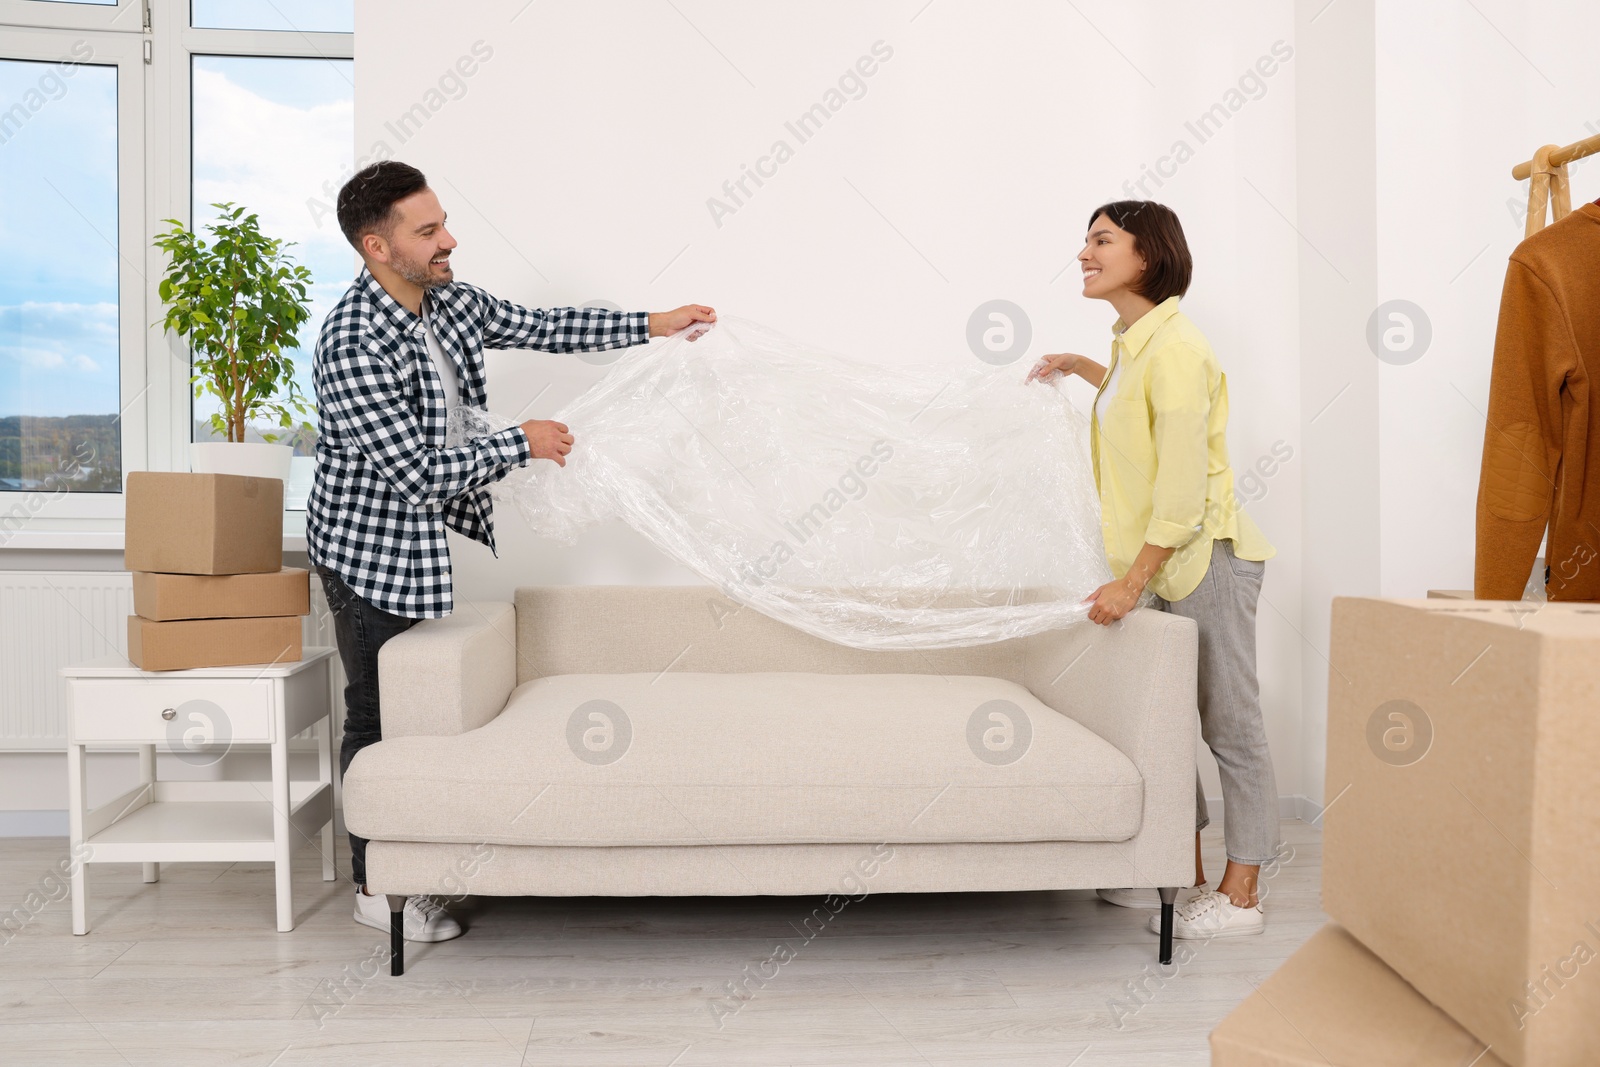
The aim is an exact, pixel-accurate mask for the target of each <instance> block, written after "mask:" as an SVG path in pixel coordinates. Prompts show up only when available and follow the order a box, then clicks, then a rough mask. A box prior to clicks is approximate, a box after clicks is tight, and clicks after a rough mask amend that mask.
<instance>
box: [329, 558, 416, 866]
mask: <svg viewBox="0 0 1600 1067" xmlns="http://www.w3.org/2000/svg"><path fill="white" fill-rule="evenodd" d="M317 574H318V575H320V576H321V578H322V591H323V592H324V593H326V594H327V597H328V610H329V611H331V612H332V613H333V633H334V637H335V639H336V640H337V641H338V642H339V659H340V660H341V661H342V662H343V663H344V675H345V678H346V679H348V684H347V685H346V686H345V687H344V709H345V712H344V744H343V745H341V746H340V748H339V777H340V778H341V779H343V777H344V772H345V771H347V770H349V769H350V761H351V760H353V759H355V757H356V753H357V752H360V751H361V750H362V749H364V748H366V747H367V746H368V745H370V744H372V743H373V742H374V741H381V740H382V739H383V716H382V715H381V714H380V713H379V711H378V649H380V648H382V647H383V645H384V642H385V641H387V640H389V638H391V637H393V636H395V635H396V634H402V633H405V632H406V631H407V630H409V629H411V627H413V626H415V625H416V624H417V620H416V619H408V618H405V617H404V616H401V615H391V614H389V613H388V612H387V611H384V610H383V609H382V608H375V607H373V606H372V605H371V604H369V603H367V601H365V600H363V599H362V598H361V597H360V596H359V595H357V593H356V592H355V591H354V590H353V589H351V588H350V587H349V586H348V585H345V584H344V580H343V579H341V578H340V577H339V576H338V575H337V574H334V573H333V572H332V571H330V570H329V569H328V568H326V567H318V568H317ZM350 877H351V879H352V880H353V881H354V882H355V883H356V885H366V884H367V839H366V838H364V837H357V836H356V835H355V834H351V835H350Z"/></svg>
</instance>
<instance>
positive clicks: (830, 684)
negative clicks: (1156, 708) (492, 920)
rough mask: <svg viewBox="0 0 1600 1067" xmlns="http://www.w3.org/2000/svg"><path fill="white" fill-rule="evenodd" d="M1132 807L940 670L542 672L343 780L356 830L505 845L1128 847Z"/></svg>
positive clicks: (1104, 756)
mask: <svg viewBox="0 0 1600 1067" xmlns="http://www.w3.org/2000/svg"><path fill="white" fill-rule="evenodd" d="M596 716H599V717H596ZM993 716H999V717H993ZM1008 729H1009V734H1008V733H1007V731H1008ZM1019 752H1020V753H1021V754H1020V756H1017V755H1016V754H1017V753H1019ZM1143 799H1144V789H1143V782H1142V781H1141V779H1140V777H1139V772H1138V771H1137V769H1136V768H1135V767H1134V765H1133V764H1132V763H1131V762H1130V761H1129V760H1128V758H1127V757H1126V756H1124V755H1123V754H1122V753H1121V752H1120V751H1118V750H1117V749H1116V748H1115V747H1113V746H1112V745H1111V744H1110V743H1108V742H1106V741H1104V740H1102V739H1101V738H1100V737H1098V736H1096V735H1095V734H1093V733H1091V732H1090V731H1089V730H1087V729H1085V728H1084V727H1082V726H1080V725H1079V724H1078V723H1076V722H1074V721H1073V720H1072V719H1069V718H1067V717H1066V716H1065V715H1062V714H1061V713H1060V712H1057V711H1055V710H1053V709H1052V708H1050V707H1048V706H1046V705H1045V704H1043V703H1041V702H1040V701H1039V700H1037V699H1036V698H1035V697H1034V696H1033V694H1032V693H1030V692H1029V691H1028V690H1027V689H1026V688H1024V687H1023V686H1020V685H1018V684H1016V683H1015V682H1009V681H1005V680H1002V679H998V678H987V677H978V676H971V675H949V676H941V675H933V674H927V675H923V674H802V673H776V674H694V673H682V674H673V673H664V674H662V673H657V674H569V675H557V676H554V677H548V678H540V679H536V680H534V681H531V682H527V683H525V684H523V685H521V686H519V687H517V689H516V690H514V691H513V692H512V694H511V699H510V701H509V702H508V703H507V705H506V708H505V710H504V711H502V712H501V713H500V714H499V715H498V716H497V717H496V718H494V719H493V720H491V721H490V722H489V723H487V724H486V725H484V726H482V727H479V728H478V729H476V730H472V731H469V732H467V733H463V734H457V735H455V736H452V737H401V738H394V739H391V740H387V741H380V742H378V743H376V744H374V745H370V746H368V747H367V748H365V749H363V750H362V751H361V752H360V753H359V754H357V756H356V758H355V760H354V761H353V762H352V763H351V765H350V769H349V771H348V772H347V773H346V775H345V779H344V810H345V820H346V823H347V824H348V826H349V829H350V831H351V832H352V833H355V834H357V835H359V836H361V837H366V838H369V839H373V840H382V841H438V842H469V843H479V842H482V843H489V844H496V843H499V844H508V845H511V844H515V845H596V846H606V845H706V844H803V843H841V842H859V843H873V842H884V841H888V842H983V841H1124V840H1127V839H1128V838H1130V837H1132V836H1133V835H1134V834H1135V833H1136V832H1138V830H1139V825H1140V820H1141V818H1142V814H1143Z"/></svg>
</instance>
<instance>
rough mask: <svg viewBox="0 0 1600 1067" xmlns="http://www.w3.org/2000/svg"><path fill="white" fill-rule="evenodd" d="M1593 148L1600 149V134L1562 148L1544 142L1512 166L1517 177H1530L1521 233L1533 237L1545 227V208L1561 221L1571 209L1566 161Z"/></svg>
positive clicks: (1553, 217) (1598, 150)
mask: <svg viewBox="0 0 1600 1067" xmlns="http://www.w3.org/2000/svg"><path fill="white" fill-rule="evenodd" d="M1596 152H1600V134H1595V135H1594V136H1593V137H1586V138H1584V139H1583V140H1581V141H1577V142H1575V143H1573V144H1569V145H1567V146H1566V147H1565V148H1562V147H1560V146H1559V145H1553V144H1547V145H1545V146H1544V147H1543V148H1541V149H1539V150H1538V151H1537V152H1535V153H1534V154H1533V158H1532V159H1531V160H1529V161H1528V162H1526V163H1518V164H1517V165H1516V166H1515V167H1512V168H1511V176H1512V177H1513V178H1515V179H1517V180H1518V181H1521V180H1522V179H1524V178H1530V177H1531V178H1532V179H1533V182H1532V184H1530V185H1529V186H1528V223H1527V228H1526V229H1525V230H1524V232H1523V236H1524V237H1532V236H1533V235H1534V234H1536V233H1538V232H1539V231H1540V230H1542V229H1544V225H1545V222H1544V220H1545V209H1546V208H1549V209H1550V215H1551V219H1550V221H1551V222H1560V221H1561V220H1562V219H1563V218H1565V217H1566V215H1567V213H1568V212H1570V211H1571V210H1572V183H1571V182H1570V181H1569V180H1568V178H1567V164H1568V163H1571V162H1572V161H1573V160H1574V159H1582V158H1583V157H1584V156H1592V155H1594V154H1595V153H1596Z"/></svg>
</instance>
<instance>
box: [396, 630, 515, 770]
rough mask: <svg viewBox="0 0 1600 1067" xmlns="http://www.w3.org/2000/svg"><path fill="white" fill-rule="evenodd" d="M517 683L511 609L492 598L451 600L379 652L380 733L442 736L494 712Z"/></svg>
mask: <svg viewBox="0 0 1600 1067" xmlns="http://www.w3.org/2000/svg"><path fill="white" fill-rule="evenodd" d="M516 685H517V613H516V609H515V608H513V607H512V606H511V605H510V604H505V603H500V602H496V601H486V602H482V603H465V604H457V605H456V610H455V613H454V614H452V615H447V616H445V617H444V618H442V619H423V620H422V621H421V622H419V623H417V624H416V625H415V626H413V627H412V628H411V629H409V630H407V631H406V632H405V633H402V634H398V635H396V636H395V637H391V638H390V639H389V640H388V641H387V642H385V643H384V646H383V648H382V649H380V650H379V652H378V692H379V699H380V700H381V702H382V717H383V736H384V738H385V739H386V740H387V739H388V738H392V737H446V736H450V735H452V734H461V733H466V732H467V731H468V730H476V729H477V728H478V727H480V726H482V725H483V724H484V723H486V722H488V721H489V720H490V719H493V718H494V717H495V716H496V715H498V714H500V712H501V710H502V709H503V708H504V707H505V706H506V700H507V699H508V698H509V697H510V696H511V690H513V689H515V688H516Z"/></svg>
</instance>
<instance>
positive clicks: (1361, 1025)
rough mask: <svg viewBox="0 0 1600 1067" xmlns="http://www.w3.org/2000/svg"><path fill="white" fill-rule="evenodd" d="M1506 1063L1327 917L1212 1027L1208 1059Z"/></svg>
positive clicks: (1261, 1063) (1304, 1063) (1353, 1064)
mask: <svg viewBox="0 0 1600 1067" xmlns="http://www.w3.org/2000/svg"><path fill="white" fill-rule="evenodd" d="M1467 1064H1471V1065H1472V1067H1505V1061H1504V1060H1502V1059H1500V1058H1499V1057H1498V1056H1496V1055H1495V1054H1494V1053H1493V1052H1485V1051H1484V1046H1483V1042H1481V1041H1479V1040H1478V1039H1477V1038H1475V1037H1473V1036H1472V1035H1471V1034H1470V1033H1468V1032H1467V1031H1466V1030H1464V1029H1462V1028H1461V1026H1459V1025H1458V1024H1457V1023H1456V1022H1455V1021H1454V1020H1452V1019H1451V1018H1450V1016H1448V1015H1446V1014H1445V1013H1444V1012H1442V1011H1440V1010H1439V1009H1438V1008H1437V1007H1435V1006H1434V1005H1432V1004H1430V1003H1428V1000H1427V998H1426V997H1424V996H1423V995H1422V994H1421V993H1418V992H1417V991H1416V990H1415V989H1413V988H1411V986H1409V985H1407V984H1406V981H1405V979H1403V978H1401V977H1400V976H1399V975H1398V974H1395V973H1394V971H1392V970H1390V969H1389V968H1388V967H1386V966H1384V963H1383V961H1382V960H1380V959H1379V958H1378V957H1376V956H1374V955H1373V954H1372V953H1371V951H1369V950H1368V949H1367V948H1365V947H1364V946H1363V945H1362V944H1361V943H1360V942H1359V941H1357V940H1356V939H1355V938H1353V937H1351V936H1350V934H1349V933H1348V932H1347V931H1345V930H1342V929H1340V928H1339V927H1338V926H1336V925H1334V924H1333V923H1329V924H1328V925H1327V926H1324V927H1323V928H1322V929H1321V930H1318V931H1317V932H1316V933H1315V934H1312V935H1311V940H1309V941H1307V942H1306V943H1305V944H1304V945H1302V946H1300V950H1299V951H1298V952H1296V953H1295V954H1294V955H1293V956H1290V957H1289V959H1288V961H1287V962H1286V963H1284V965H1283V966H1282V967H1280V968H1278V970H1277V971H1276V972H1275V973H1274V974H1273V975H1272V976H1271V977H1270V978H1268V979H1267V980H1266V981H1265V982H1262V983H1261V986H1260V988H1259V989H1257V990H1256V992H1255V993H1252V994H1251V995H1250V996H1249V997H1248V998H1247V999H1246V1000H1245V1001H1244V1003H1242V1004H1240V1005H1239V1006H1238V1007H1237V1008H1235V1009H1234V1010H1233V1011H1232V1012H1231V1013H1230V1014H1229V1015H1228V1017H1227V1018H1226V1019H1223V1020H1222V1022H1220V1023H1218V1024H1217V1028H1216V1029H1215V1030H1213V1031H1211V1067H1466V1065H1467Z"/></svg>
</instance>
